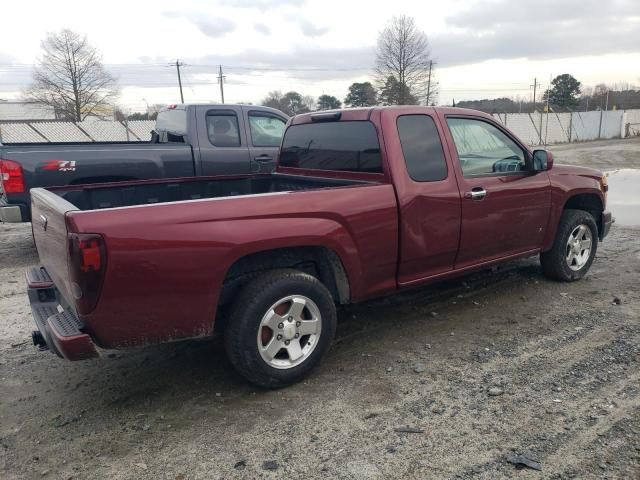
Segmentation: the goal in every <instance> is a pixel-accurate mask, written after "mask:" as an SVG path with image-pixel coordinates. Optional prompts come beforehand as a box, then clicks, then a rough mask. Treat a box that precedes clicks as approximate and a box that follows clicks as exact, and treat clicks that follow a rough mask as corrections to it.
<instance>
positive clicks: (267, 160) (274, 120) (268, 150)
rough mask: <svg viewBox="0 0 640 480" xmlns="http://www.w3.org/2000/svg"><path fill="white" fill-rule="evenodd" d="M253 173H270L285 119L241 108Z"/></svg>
mask: <svg viewBox="0 0 640 480" xmlns="http://www.w3.org/2000/svg"><path fill="white" fill-rule="evenodd" d="M243 110H244V114H245V115H244V118H245V128H246V131H247V137H248V140H249V155H250V158H251V170H252V171H253V172H260V173H264V172H272V171H273V170H274V169H275V168H276V160H277V159H278V152H279V150H280V142H281V141H282V135H283V134H284V128H285V125H286V123H287V119H285V118H284V117H281V116H280V115H276V114H275V113H272V112H267V111H264V110H256V109H255V108H252V107H251V106H247V107H243Z"/></svg>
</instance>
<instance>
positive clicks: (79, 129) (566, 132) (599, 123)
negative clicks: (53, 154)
mask: <svg viewBox="0 0 640 480" xmlns="http://www.w3.org/2000/svg"><path fill="white" fill-rule="evenodd" d="M493 116H494V118H495V119H496V120H498V121H500V122H501V123H502V124H503V125H505V126H507V127H508V128H509V129H511V130H512V131H513V132H514V133H515V134H516V135H518V137H520V138H521V139H522V140H524V141H525V142H527V143H528V144H529V145H548V144H554V143H566V142H583V141H586V140H598V139H607V138H620V137H625V136H635V135H640V110H624V111H623V110H610V111H608V112H603V111H596V112H573V113H555V112H549V113H544V112H535V113H496V114H494V115H493ZM154 124H155V122H154V121H152V120H136V121H131V122H116V121H90V122H78V123H73V122H29V123H0V143H1V142H4V143H31V142H35V143H39V142H126V141H131V142H137V141H141V142H144V141H148V140H149V139H150V138H151V130H152V129H153V128H154Z"/></svg>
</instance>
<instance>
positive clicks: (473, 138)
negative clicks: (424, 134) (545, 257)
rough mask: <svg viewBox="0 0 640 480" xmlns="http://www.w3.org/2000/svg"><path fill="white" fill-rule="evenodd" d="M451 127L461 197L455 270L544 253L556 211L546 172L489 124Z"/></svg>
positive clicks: (458, 120) (458, 122)
mask: <svg viewBox="0 0 640 480" xmlns="http://www.w3.org/2000/svg"><path fill="white" fill-rule="evenodd" d="M446 123H447V125H448V135H447V138H448V141H449V143H450V153H451V155H452V157H453V158H454V163H455V167H456V169H457V170H458V175H457V177H458V183H459V186H460V192H461V194H462V225H461V233H460V248H459V251H458V255H457V257H456V262H455V268H456V269H459V268H464V267H468V266H471V265H476V264H479V263H483V262H488V261H492V260H497V259H500V258H504V257H508V256H511V255H517V254H520V253H524V252H527V251H532V250H535V249H538V248H540V247H541V245H542V242H543V238H544V235H545V229H546V228H547V220H548V218H549V212H550V207H551V188H550V183H549V176H548V174H547V172H534V171H532V169H531V167H530V165H531V158H530V156H531V155H530V153H529V152H528V150H527V149H526V148H525V147H523V146H522V145H520V144H519V143H518V142H517V141H516V140H515V139H514V138H512V137H511V135H510V134H509V133H508V132H507V131H505V130H503V129H502V127H501V126H499V125H498V124H496V123H494V122H492V121H491V120H490V119H487V118H484V117H473V116H461V117H458V116H455V117H454V116H447V117H446Z"/></svg>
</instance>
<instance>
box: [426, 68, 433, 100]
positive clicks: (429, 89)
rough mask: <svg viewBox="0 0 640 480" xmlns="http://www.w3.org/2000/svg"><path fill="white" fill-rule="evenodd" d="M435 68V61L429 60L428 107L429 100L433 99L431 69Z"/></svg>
mask: <svg viewBox="0 0 640 480" xmlns="http://www.w3.org/2000/svg"><path fill="white" fill-rule="evenodd" d="M432 67H433V60H429V76H428V77H427V106H429V100H430V99H431V68H432Z"/></svg>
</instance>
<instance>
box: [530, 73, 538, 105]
mask: <svg viewBox="0 0 640 480" xmlns="http://www.w3.org/2000/svg"><path fill="white" fill-rule="evenodd" d="M531 87H533V110H534V111H535V109H536V89H537V88H538V79H537V78H534V79H533V85H529V88H531Z"/></svg>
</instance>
